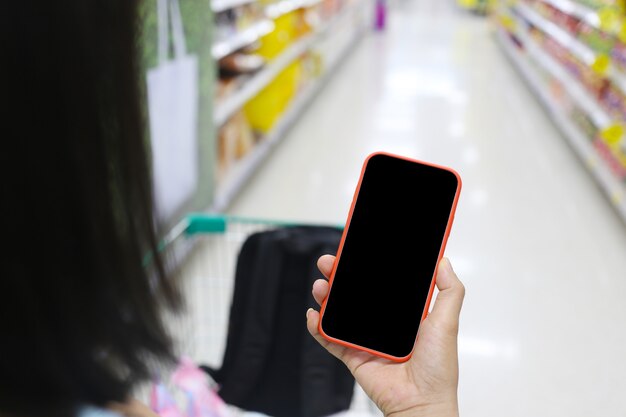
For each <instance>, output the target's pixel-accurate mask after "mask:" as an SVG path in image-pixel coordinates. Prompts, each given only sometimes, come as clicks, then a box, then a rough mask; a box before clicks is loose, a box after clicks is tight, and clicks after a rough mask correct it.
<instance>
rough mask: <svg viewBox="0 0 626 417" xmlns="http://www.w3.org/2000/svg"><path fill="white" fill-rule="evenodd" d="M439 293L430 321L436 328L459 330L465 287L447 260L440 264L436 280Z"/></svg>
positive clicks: (429, 317)
mask: <svg viewBox="0 0 626 417" xmlns="http://www.w3.org/2000/svg"><path fill="white" fill-rule="evenodd" d="M436 283H437V288H438V289H439V293H438V294H437V298H436V299H435V305H434V306H433V310H432V312H431V314H430V315H429V316H428V320H429V321H431V322H432V324H433V325H435V326H443V327H445V328H448V329H451V330H453V331H454V332H455V333H456V332H458V329H459V315H460V314H461V307H462V305H463V298H465V286H464V285H463V283H462V282H461V281H460V280H459V278H458V277H457V276H456V274H455V273H454V271H453V270H452V265H451V264H450V261H449V260H448V259H447V258H443V259H442V260H441V261H440V262H439V266H438V268H437V278H436Z"/></svg>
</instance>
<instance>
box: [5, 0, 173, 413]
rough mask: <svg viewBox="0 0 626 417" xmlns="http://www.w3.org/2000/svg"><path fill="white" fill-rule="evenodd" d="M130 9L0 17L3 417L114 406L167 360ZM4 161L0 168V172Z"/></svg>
mask: <svg viewBox="0 0 626 417" xmlns="http://www.w3.org/2000/svg"><path fill="white" fill-rule="evenodd" d="M138 7H139V0H89V1H85V0H65V1H61V2H56V1H49V0H47V1H32V0H15V1H3V2H2V4H1V5H0V33H1V36H0V83H1V85H2V87H1V88H0V92H1V93H0V97H1V100H2V102H3V104H2V108H4V110H2V113H3V117H2V127H1V129H2V130H1V132H2V133H1V135H2V150H0V153H1V154H3V156H2V160H3V161H2V166H3V169H2V171H3V174H2V178H1V179H0V182H1V184H2V185H1V189H2V199H1V206H2V210H1V213H2V223H1V224H2V227H1V228H0V233H1V234H2V235H1V237H2V241H3V242H4V244H3V245H2V246H3V247H4V248H5V249H4V250H3V254H2V264H1V266H0V270H1V271H2V276H1V277H0V415H11V416H37V415H46V416H50V415H68V413H70V412H73V411H75V410H76V407H77V406H79V405H81V404H93V405H104V404H106V403H107V402H109V401H122V400H124V399H125V398H126V397H127V396H128V395H129V393H130V392H131V389H132V387H133V384H134V383H136V382H138V381H142V380H143V379H145V378H147V377H149V376H150V372H151V367H150V364H151V363H152V362H153V361H156V360H168V359H172V342H171V340H170V338H169V337H168V334H167V331H166V330H165V328H164V325H163V321H162V318H161V316H160V311H161V307H162V306H168V307H172V308H174V309H175V308H177V306H178V304H179V302H180V300H179V296H178V293H177V292H176V290H175V288H174V287H173V286H172V284H171V283H169V282H168V280H167V279H166V275H165V273H164V268H163V265H162V262H161V261H160V260H159V257H158V256H157V257H152V258H151V259H152V261H151V262H150V265H148V266H145V265H144V258H145V255H146V254H147V253H149V252H151V251H152V252H154V250H155V247H156V246H157V241H156V237H155V231H154V224H155V222H154V218H153V210H152V204H153V203H152V201H153V200H152V187H151V181H150V176H149V172H150V171H149V164H148V158H147V149H146V145H147V140H146V132H147V129H146V122H145V120H144V119H145V117H144V108H145V106H144V104H145V103H144V102H143V96H144V92H143V88H142V85H143V77H142V75H141V73H140V71H141V65H140V63H139V48H138V43H139V42H138V38H139V36H138V34H139V33H140V32H139V29H140V26H139V21H138V10H137V9H138ZM5 159H6V161H5Z"/></svg>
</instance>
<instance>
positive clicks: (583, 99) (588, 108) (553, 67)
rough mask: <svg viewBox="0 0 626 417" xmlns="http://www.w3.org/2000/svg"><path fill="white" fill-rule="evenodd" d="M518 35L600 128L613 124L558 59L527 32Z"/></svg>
mask: <svg viewBox="0 0 626 417" xmlns="http://www.w3.org/2000/svg"><path fill="white" fill-rule="evenodd" d="M516 36H517V37H518V38H519V39H520V40H521V41H522V42H523V43H524V46H525V48H526V51H527V53H528V54H529V55H531V56H532V58H533V60H534V61H535V62H536V63H538V64H539V65H541V66H542V67H543V68H544V69H545V70H546V71H547V72H548V73H549V74H550V75H551V76H552V77H553V78H555V79H557V80H559V82H560V83H561V84H562V85H563V86H564V87H565V89H566V90H567V92H568V94H569V95H570V97H571V98H572V100H574V101H575V102H576V103H577V104H578V106H580V108H581V109H583V111H584V112H585V113H587V115H589V117H590V118H591V120H592V121H593V123H594V125H595V126H596V127H597V128H598V129H603V128H606V127H608V126H610V125H611V117H610V116H609V115H608V114H607V113H606V111H604V109H603V108H602V107H601V106H600V103H599V102H598V101H597V100H596V99H595V98H594V97H593V96H592V95H591V94H589V92H587V90H586V89H585V87H584V86H583V85H582V84H581V83H580V82H579V81H578V80H577V79H576V78H574V77H573V76H572V75H571V74H570V73H569V72H567V70H566V69H565V68H564V67H563V66H562V65H561V64H560V63H559V62H558V61H556V60H555V59H554V58H553V57H552V56H550V55H549V54H548V53H547V52H545V51H544V50H543V48H542V47H541V46H540V45H538V44H537V43H536V42H535V41H534V40H532V39H531V37H530V36H528V35H527V34H526V33H523V32H521V31H518V32H517V33H516Z"/></svg>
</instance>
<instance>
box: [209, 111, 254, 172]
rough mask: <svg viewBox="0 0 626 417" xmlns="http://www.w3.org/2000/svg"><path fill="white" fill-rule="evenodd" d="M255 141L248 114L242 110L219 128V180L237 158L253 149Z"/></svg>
mask: <svg viewBox="0 0 626 417" xmlns="http://www.w3.org/2000/svg"><path fill="white" fill-rule="evenodd" d="M255 142H256V138H255V136H254V132H253V131H252V128H251V126H250V123H248V119H247V118H246V115H245V114H244V113H243V112H242V111H240V112H237V113H235V115H234V116H233V117H231V118H230V119H229V120H228V121H227V122H226V124H225V125H224V126H222V128H221V129H220V130H219V134H218V146H217V147H218V163H217V166H218V168H217V169H218V173H217V174H218V181H219V179H221V178H223V176H224V175H225V174H226V173H227V172H228V170H229V169H230V168H231V167H232V165H233V164H234V163H235V162H236V161H237V160H239V159H241V158H243V157H244V156H245V155H246V154H248V152H250V150H252V148H253V147H254V145H255Z"/></svg>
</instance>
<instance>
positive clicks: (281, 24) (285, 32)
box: [257, 12, 298, 59]
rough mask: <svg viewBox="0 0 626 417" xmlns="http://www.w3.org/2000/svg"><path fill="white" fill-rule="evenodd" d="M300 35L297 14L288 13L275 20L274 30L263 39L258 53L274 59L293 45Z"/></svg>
mask: <svg viewBox="0 0 626 417" xmlns="http://www.w3.org/2000/svg"><path fill="white" fill-rule="evenodd" d="M297 35H298V16H297V14H296V13H295V12H291V13H286V14H284V15H282V16H280V17H278V18H277V19H275V20H274V30H273V31H271V32H270V33H268V34H267V35H265V36H263V37H262V38H261V46H260V47H259V49H258V51H257V53H258V54H259V55H261V56H263V57H264V58H267V59H272V58H274V57H275V56H278V55H280V53H281V52H282V51H283V50H284V49H285V48H286V47H287V46H289V44H291V43H292V42H293V41H294V40H295V39H296V37H297Z"/></svg>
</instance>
